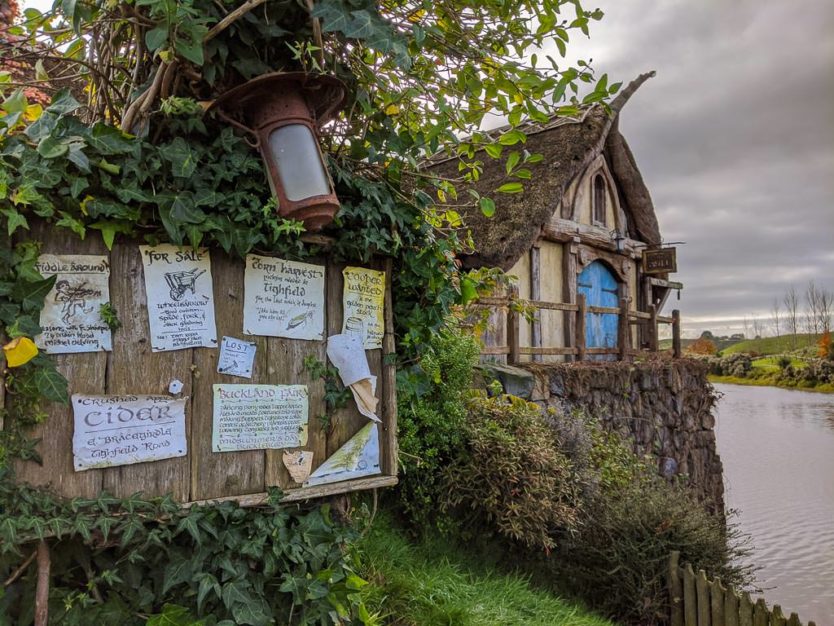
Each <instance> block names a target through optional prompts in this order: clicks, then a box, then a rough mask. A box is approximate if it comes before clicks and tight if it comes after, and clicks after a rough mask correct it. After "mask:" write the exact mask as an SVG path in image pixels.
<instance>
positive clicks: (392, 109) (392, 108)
mask: <svg viewBox="0 0 834 626" xmlns="http://www.w3.org/2000/svg"><path fill="white" fill-rule="evenodd" d="M399 112H400V107H398V106H397V105H396V104H389V105H388V106H387V107H385V115H396V114H397V113H399Z"/></svg>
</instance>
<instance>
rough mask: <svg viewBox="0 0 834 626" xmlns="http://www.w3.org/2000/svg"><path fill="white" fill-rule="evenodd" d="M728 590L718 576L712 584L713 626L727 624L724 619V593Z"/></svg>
mask: <svg viewBox="0 0 834 626" xmlns="http://www.w3.org/2000/svg"><path fill="white" fill-rule="evenodd" d="M726 593H727V590H726V589H724V586H723V585H722V584H721V579H720V578H716V579H715V580H713V581H712V583H711V584H710V613H711V614H712V615H711V617H712V626H725V625H726V622H725V621H724V594H726Z"/></svg>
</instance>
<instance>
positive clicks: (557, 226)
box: [542, 216, 645, 258]
mask: <svg viewBox="0 0 834 626" xmlns="http://www.w3.org/2000/svg"><path fill="white" fill-rule="evenodd" d="M542 238H544V239H546V240H548V241H555V242H561V243H566V242H568V241H572V240H573V239H574V238H579V242H580V243H584V244H588V245H592V246H594V247H596V248H603V249H604V250H607V251H609V252H617V244H616V242H615V241H613V240H612V239H611V231H610V230H608V229H607V228H602V227H601V226H591V225H589V224H582V223H580V222H574V221H573V220H566V219H563V218H561V217H555V216H554V217H551V218H550V220H548V221H547V222H546V223H545V225H544V226H543V227H542ZM623 245H624V251H623V252H621V253H619V254H625V255H627V256H633V257H634V258H637V257H636V254H635V249H636V248H640V247H643V246H645V244H644V243H643V242H640V241H637V240H635V239H631V238H629V237H626V238H625V239H624V240H623Z"/></svg>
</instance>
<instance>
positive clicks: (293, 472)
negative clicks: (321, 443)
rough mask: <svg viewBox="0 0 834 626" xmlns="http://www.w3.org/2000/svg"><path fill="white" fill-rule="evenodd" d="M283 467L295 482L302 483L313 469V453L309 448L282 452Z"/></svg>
mask: <svg viewBox="0 0 834 626" xmlns="http://www.w3.org/2000/svg"><path fill="white" fill-rule="evenodd" d="M283 461H284V467H286V468H287V471H288V472H289V473H290V476H291V477H292V479H293V480H294V481H295V482H297V483H303V482H304V481H305V480H307V478H308V477H309V476H310V470H312V469H313V453H312V452H310V451H309V450H293V451H292V452H284V458H283Z"/></svg>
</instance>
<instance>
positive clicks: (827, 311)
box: [817, 289, 834, 333]
mask: <svg viewBox="0 0 834 626" xmlns="http://www.w3.org/2000/svg"><path fill="white" fill-rule="evenodd" d="M818 293H819V298H818V300H817V317H819V323H818V326H819V328H820V332H823V333H827V332H830V331H831V309H832V307H833V306H834V292H831V291H828V290H827V289H819V290H818Z"/></svg>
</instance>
